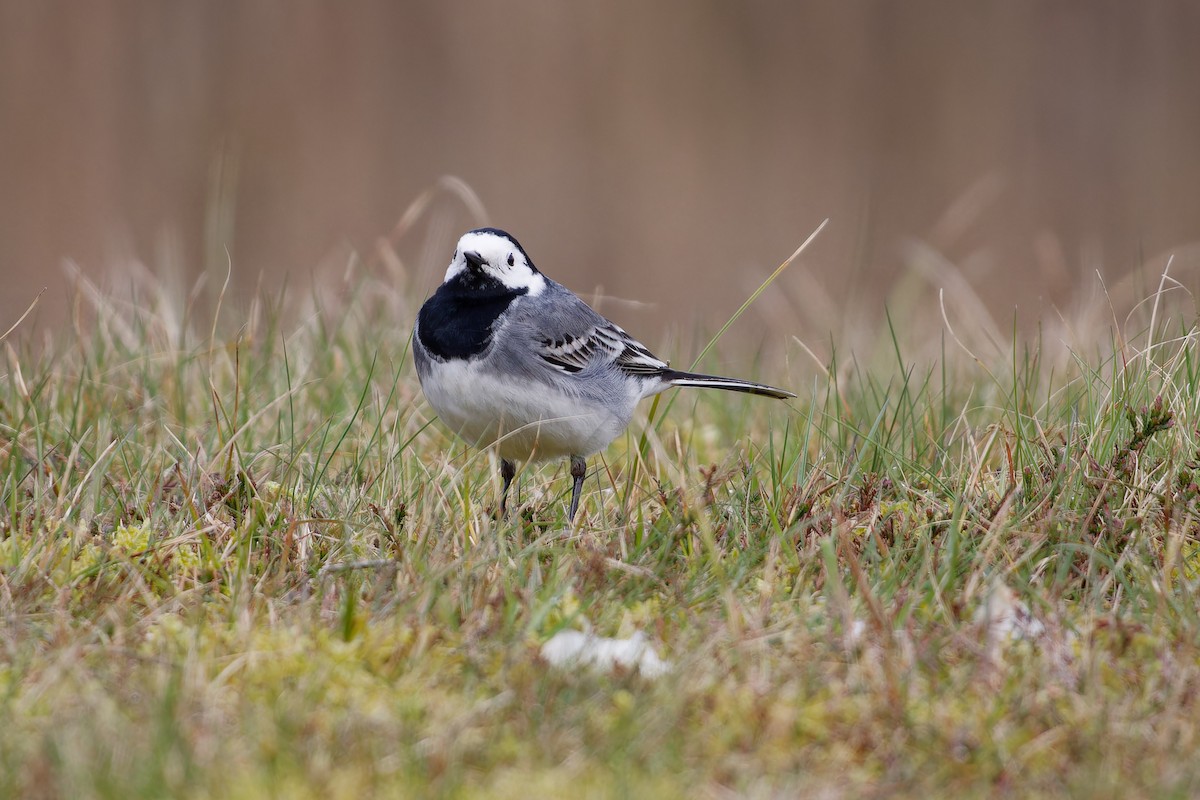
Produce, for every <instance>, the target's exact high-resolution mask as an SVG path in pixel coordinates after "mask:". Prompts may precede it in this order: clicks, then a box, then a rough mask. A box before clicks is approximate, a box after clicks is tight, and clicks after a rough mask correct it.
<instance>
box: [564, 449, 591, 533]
mask: <svg viewBox="0 0 1200 800" xmlns="http://www.w3.org/2000/svg"><path fill="white" fill-rule="evenodd" d="M584 475H587V461H586V460H585V459H584V457H583V456H571V478H572V479H573V480H574V482H575V484H574V486H572V487H571V507H570V508H569V509H568V510H567V522H574V521H575V512H576V511H578V510H579V493H580V492H582V491H583V476H584Z"/></svg>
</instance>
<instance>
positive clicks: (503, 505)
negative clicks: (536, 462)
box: [500, 458, 517, 517]
mask: <svg viewBox="0 0 1200 800" xmlns="http://www.w3.org/2000/svg"><path fill="white" fill-rule="evenodd" d="M516 474H517V465H516V464H514V463H513V462H511V461H509V460H508V459H507V458H502V459H500V477H501V479H503V481H504V488H503V489H501V490H500V516H501V517H503V516H504V514H505V512H506V511H507V510H508V487H509V486H511V485H512V481H513V476H514V475H516Z"/></svg>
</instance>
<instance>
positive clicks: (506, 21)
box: [0, 0, 1200, 341]
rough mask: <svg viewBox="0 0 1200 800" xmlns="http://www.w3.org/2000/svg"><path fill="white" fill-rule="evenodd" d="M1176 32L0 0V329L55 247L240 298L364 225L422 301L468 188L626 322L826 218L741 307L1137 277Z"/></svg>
mask: <svg viewBox="0 0 1200 800" xmlns="http://www.w3.org/2000/svg"><path fill="white" fill-rule="evenodd" d="M1197 42H1200V3H1196V2H1193V1H1192V0H1179V1H1178V2H1167V1H1163V2H1157V1H1152V2H1143V3H1129V2H1118V1H1116V0H1113V1H1112V2H1103V1H1101V0H1087V2H1082V1H1081V2H1057V3H1043V2H1033V1H1032V0H1030V1H1028V2H1020V1H1015V2H1014V1H1013V0H983V1H982V2H971V3H962V2H926V1H924V0H917V1H915V2H911V1H910V2H904V3H897V2H894V0H877V1H874V2H870V1H867V0H863V1H862V2H845V3H816V2H812V3H797V2H746V3H718V2H699V0H660V1H659V2H655V3H644V2H635V1H634V0H616V1H614V2H578V3H545V2H537V1H536V0H515V1H514V2H505V3H499V2H483V1H480V2H468V1H466V0H464V1H462V2H445V3H432V2H431V3H405V2H384V1H383V0H380V1H379V2H369V1H367V0H363V1H362V2H354V3H332V2H328V3H327V2H307V1H305V0H287V1H286V2H285V1H284V0H275V1H272V0H250V2H232V1H226V2H222V1H220V0H214V1H211V2H190V3H187V2H183V3H163V2H157V1H155V2H138V1H137V0H92V1H91V2H88V3H74V2H57V1H55V0H50V1H47V2H24V0H0V279H2V280H3V291H2V293H0V330H3V329H5V328H7V327H8V325H10V324H11V323H12V322H13V321H14V320H15V319H16V318H17V316H19V315H20V313H21V312H22V311H23V310H24V309H25V308H26V306H28V304H29V303H30V301H31V300H32V298H33V297H34V296H35V295H36V293H37V292H38V291H39V290H40V289H41V288H42V287H48V290H47V291H46V293H45V294H44V296H43V297H42V300H41V302H40V304H39V307H38V308H37V311H36V315H37V318H38V321H39V323H40V324H45V323H46V322H47V321H48V320H49V321H52V320H54V319H56V318H59V317H61V315H62V314H63V312H64V311H65V310H66V309H67V308H68V305H69V299H70V290H69V288H68V282H67V277H66V272H65V271H64V267H63V264H64V263H65V262H67V261H72V262H74V263H76V264H78V265H79V267H80V269H81V270H82V271H83V272H84V273H85V274H87V275H89V276H92V277H93V279H94V280H96V281H98V282H100V283H102V284H107V285H115V286H118V287H119V286H120V284H121V282H122V281H123V280H127V279H128V275H129V273H130V271H131V270H136V269H138V267H136V265H137V264H143V265H145V268H146V269H147V270H149V271H150V272H162V271H175V272H177V273H178V274H179V275H180V276H182V278H183V280H184V283H185V284H190V283H191V282H194V281H195V280H196V279H197V278H198V277H199V276H200V275H202V274H204V273H205V272H206V271H210V272H215V273H216V274H218V275H219V276H220V278H221V279H223V278H224V275H225V271H226V267H227V265H228V264H229V263H231V264H232V272H233V285H234V286H235V287H236V288H237V289H238V290H239V291H240V292H242V293H243V294H244V293H245V292H248V291H250V290H252V289H253V288H254V287H256V286H257V285H258V284H259V283H260V281H261V282H262V283H263V284H264V285H267V286H275V285H279V284H281V283H282V282H283V281H284V280H286V281H287V282H288V283H289V284H290V285H291V286H293V287H295V286H306V285H308V284H309V283H311V282H313V281H316V282H317V283H318V284H320V283H322V282H323V281H331V280H333V281H335V280H336V276H338V275H340V274H342V273H343V272H344V270H345V268H346V264H347V260H348V259H349V255H348V254H349V253H350V252H357V253H359V254H361V255H362V257H363V258H364V260H366V261H370V260H372V259H374V258H376V257H377V256H378V255H379V253H380V249H381V248H380V244H379V243H380V241H381V240H387V239H388V237H392V238H391V245H390V246H391V247H394V249H395V254H394V255H395V257H396V258H399V259H400V262H401V263H403V264H404V265H405V268H406V271H405V272H404V273H402V274H406V275H408V278H407V280H410V281H411V287H412V290H413V292H414V293H417V294H420V295H422V296H423V295H424V294H425V293H427V292H428V291H430V290H431V289H432V288H433V286H434V285H435V284H436V282H437V281H438V280H439V279H440V275H441V272H442V271H443V270H444V268H445V264H446V263H447V261H448V259H449V254H450V251H451V249H452V247H453V241H454V239H455V238H456V237H457V234H458V233H459V232H461V231H462V230H465V229H467V228H469V227H473V226H475V225H476V224H479V223H480V222H482V221H483V220H482V219H480V218H479V212H478V210H477V209H476V210H472V208H471V202H470V201H471V199H472V197H471V193H473V194H474V196H475V197H476V198H477V199H478V201H479V203H481V204H482V206H483V208H485V209H486V215H487V216H486V221H487V222H488V223H490V224H494V225H497V226H500V227H504V228H506V229H508V230H510V231H511V232H513V233H514V234H515V235H516V236H517V237H518V238H519V239H521V240H522V242H523V243H524V244H525V246H526V249H527V250H528V251H529V253H530V255H531V256H532V258H533V260H534V261H535V263H537V264H538V265H539V266H540V267H541V268H542V269H543V270H544V271H545V272H547V273H548V274H550V275H551V276H552V277H555V278H557V279H558V280H560V281H562V282H564V283H566V284H567V285H568V286H571V287H572V288H574V289H576V290H578V291H580V292H581V293H585V294H587V293H590V292H592V291H595V290H601V291H603V292H604V293H605V294H607V295H611V296H612V297H614V298H631V299H637V300H641V301H645V302H646V303H648V304H649V305H648V306H647V308H648V309H649V310H647V308H642V309H639V308H635V307H632V306H626V307H622V305H621V304H620V303H614V304H612V305H610V306H604V307H603V308H602V310H604V311H606V312H607V313H609V315H610V316H614V317H616V318H617V319H618V320H620V321H622V322H623V323H626V324H628V325H630V326H635V330H636V331H637V332H639V333H643V334H645V335H646V338H648V339H649V340H650V341H653V334H652V333H648V332H647V329H648V328H649V329H651V330H653V328H654V327H655V326H661V325H664V324H666V325H674V326H676V327H677V328H683V329H687V328H695V327H703V328H706V329H708V330H710V331H711V330H712V329H713V327H715V325H716V324H719V323H720V322H721V321H723V320H725V319H726V318H727V317H728V316H729V314H730V313H732V311H733V310H734V309H736V308H737V306H738V305H739V304H740V303H741V301H742V300H743V299H744V298H745V297H746V296H747V294H748V293H749V292H750V291H751V290H752V289H753V287H754V286H756V285H757V284H758V282H759V281H760V280H761V279H762V278H763V277H764V276H765V275H766V274H768V273H769V272H770V271H771V270H772V269H774V267H775V266H776V265H778V264H779V263H780V262H781V261H782V260H783V259H784V258H786V257H787V256H788V255H789V254H790V253H791V252H792V251H793V250H794V249H795V248H796V246H797V245H798V244H799V243H800V242H801V241H803V240H804V239H805V238H806V237H807V235H808V234H809V233H810V232H811V231H812V230H813V229H814V228H815V227H816V226H817V225H818V224H819V223H820V222H821V221H822V220H823V219H825V218H826V217H828V218H829V219H830V223H829V225H828V227H827V228H826V229H825V231H824V232H823V233H822V234H821V236H820V237H819V238H818V240H817V241H816V242H815V243H814V244H813V245H812V247H811V248H810V249H809V250H808V251H807V252H806V253H805V254H804V256H803V257H802V258H801V260H800V262H799V263H798V264H797V265H796V267H795V268H793V269H792V270H791V271H789V273H787V274H786V275H785V277H784V278H783V279H782V281H781V283H780V284H779V285H778V286H777V287H775V288H774V289H772V291H771V292H770V293H769V294H768V297H767V298H765V300H766V303H765V304H764V306H763V309H764V310H763V311H762V313H763V314H764V315H766V316H767V317H769V318H770V319H771V320H773V321H775V322H778V323H779V324H781V325H786V326H789V328H788V330H789V331H792V330H794V332H796V333H798V334H802V335H806V336H822V335H824V334H826V333H830V332H832V333H834V334H836V333H837V328H838V327H839V326H840V327H842V328H844V327H846V326H850V325H860V324H869V323H871V322H872V321H875V322H876V323H877V322H878V320H880V319H882V317H883V311H884V307H885V303H887V304H894V303H901V302H904V303H911V304H913V307H914V308H920V309H924V311H923V312H922V313H927V314H928V315H929V316H932V317H936V316H937V315H938V311H937V308H938V306H937V300H936V297H937V291H938V290H939V289H946V290H947V291H948V293H950V294H952V295H953V302H954V303H956V304H957V307H958V308H959V310H960V311H963V313H965V314H967V315H969V316H970V315H978V314H984V315H987V316H989V317H990V318H991V319H993V320H994V321H995V322H996V325H997V326H998V327H999V328H1000V329H1005V328H1007V329H1008V330H1011V329H1012V326H1013V321H1014V318H1015V319H1016V320H1017V323H1016V324H1018V325H1019V326H1026V325H1032V324H1035V323H1036V322H1037V321H1038V320H1039V319H1041V318H1045V317H1047V316H1051V317H1053V316H1055V315H1057V314H1060V313H1062V309H1064V308H1069V307H1070V306H1071V304H1073V303H1077V302H1079V297H1080V296H1081V293H1088V296H1094V294H1095V291H1096V289H1095V287H1096V284H1097V280H1096V274H1097V272H1098V273H1099V274H1101V275H1103V276H1104V280H1105V282H1106V284H1107V285H1108V286H1109V287H1110V289H1113V288H1114V287H1118V286H1126V287H1135V288H1133V289H1130V291H1129V292H1128V294H1129V298H1128V299H1129V300H1130V301H1131V302H1132V300H1133V299H1135V298H1136V289H1137V286H1142V287H1144V286H1149V287H1151V288H1152V287H1153V286H1155V285H1157V282H1158V278H1157V276H1158V274H1159V273H1160V272H1161V271H1162V268H1163V266H1164V264H1165V263H1166V260H1167V258H1168V257H1169V256H1171V255H1174V262H1173V264H1172V267H1171V273H1172V275H1174V276H1176V277H1177V278H1178V279H1179V280H1180V281H1181V282H1183V284H1184V285H1186V286H1191V285H1192V284H1193V283H1194V282H1195V281H1194V276H1195V274H1196V269H1197V266H1200V250H1198V249H1197V246H1196V244H1195V243H1196V242H1197V240H1200V199H1198V198H1200V46H1197ZM446 175H452V176H456V177H457V178H459V179H461V180H462V181H463V182H464V184H465V185H466V186H468V187H470V190H471V191H470V192H466V191H462V190H457V191H456V190H454V189H453V184H450V187H451V188H443V189H441V190H435V191H434V194H433V195H431V196H430V198H429V202H428V203H427V204H424V205H423V206H422V209H423V213H422V214H421V215H420V217H419V218H418V219H417V220H416V221H415V223H414V224H413V225H412V226H411V227H409V228H406V229H405V231H404V233H403V235H398V234H396V231H395V228H396V225H397V223H398V221H399V220H400V219H401V216H402V215H403V213H404V211H405V209H406V208H409V206H410V205H411V204H412V203H413V202H414V200H415V199H416V198H418V197H419V196H421V194H422V192H424V191H426V190H427V189H429V188H430V187H433V186H436V185H437V182H438V180H439V178H441V177H442V176H446ZM443 186H446V185H445V184H444V185H443ZM384 249H386V248H384ZM393 260H394V259H393ZM1139 276H1141V277H1139ZM1139 281H1140V283H1139ZM1135 284H1136V285H1137V286H1135ZM1143 296H1144V295H1143ZM914 298H915V299H914ZM922 298H923V299H922ZM1119 302H1125V300H1120V299H1119V300H1118V303H1119ZM964 309H965V311H964ZM738 327H739V329H744V331H743V332H745V330H749V331H750V335H751V336H755V335H757V336H762V332H761V328H762V326H761V325H759V326H756V325H747V323H742V324H740V325H739V326H738ZM756 329H757V330H758V332H757V334H756V333H754V331H755V330H756Z"/></svg>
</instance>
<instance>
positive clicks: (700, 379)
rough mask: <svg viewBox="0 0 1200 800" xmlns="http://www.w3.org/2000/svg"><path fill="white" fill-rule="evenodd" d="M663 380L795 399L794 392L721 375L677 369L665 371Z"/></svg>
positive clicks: (781, 398)
mask: <svg viewBox="0 0 1200 800" xmlns="http://www.w3.org/2000/svg"><path fill="white" fill-rule="evenodd" d="M662 379H663V380H665V381H667V382H668V383H670V384H671V385H672V386H697V387H699V388H702V389H725V390H726V391H729V392H747V393H748V394H758V395H762V396H763V397H774V398H777V399H779V400H786V399H788V398H789V397H795V396H796V395H795V394H793V393H792V392H789V391H786V390H784V389H776V388H775V387H774V386H767V385H766V384H762V383H751V382H750V381H739V380H738V379H737V378H722V377H720V376H719V375H701V374H700V373H698V372H680V371H679V370H675V369H668V370H663V372H662Z"/></svg>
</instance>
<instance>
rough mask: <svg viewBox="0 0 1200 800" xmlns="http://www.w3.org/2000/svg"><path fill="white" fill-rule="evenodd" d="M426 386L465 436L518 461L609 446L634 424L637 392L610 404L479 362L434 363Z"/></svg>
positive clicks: (431, 399)
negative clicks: (503, 372) (489, 368)
mask: <svg viewBox="0 0 1200 800" xmlns="http://www.w3.org/2000/svg"><path fill="white" fill-rule="evenodd" d="M421 388H422V389H423V390H424V392H425V397H426V398H427V399H428V400H429V404H430V405H431V406H433V409H434V411H436V412H437V414H438V416H439V417H441V419H442V422H444V423H445V424H446V425H447V426H448V427H449V428H450V429H451V430H452V431H454V432H455V433H456V434H458V435H459V436H460V437H461V438H462V439H463V440H464V441H466V442H468V443H469V444H473V445H476V446H478V447H488V446H491V445H493V444H494V445H496V448H497V450H498V451H499V453H500V456H501V457H502V458H508V459H512V460H517V461H528V460H530V459H534V460H537V459H544V458H560V457H563V456H569V455H580V456H586V455H590V454H592V453H595V452H597V451H599V450H602V449H604V447H606V446H607V445H608V443H609V442H611V441H612V440H613V439H615V438H616V437H617V436H619V435H620V433H621V431H623V430H625V426H626V425H628V424H629V419H630V416H631V415H632V413H633V407H634V405H635V404H636V403H637V400H638V397H635V396H630V397H620V398H613V399H612V403H611V406H610V405H609V404H607V403H606V404H605V405H600V404H598V403H595V402H592V401H588V400H586V399H581V398H579V397H577V396H574V395H572V394H568V393H566V392H564V391H562V390H559V389H556V388H554V387H553V386H550V385H547V384H543V383H540V382H539V383H534V382H525V381H520V380H517V379H514V378H501V377H499V376H497V375H496V374H494V373H492V372H490V371H487V370H483V369H480V367H479V364H478V362H471V361H461V360H452V361H445V362H439V363H436V364H434V365H432V369H431V370H430V371H429V374H428V375H426V376H424V378H423V379H422V381H421Z"/></svg>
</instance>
